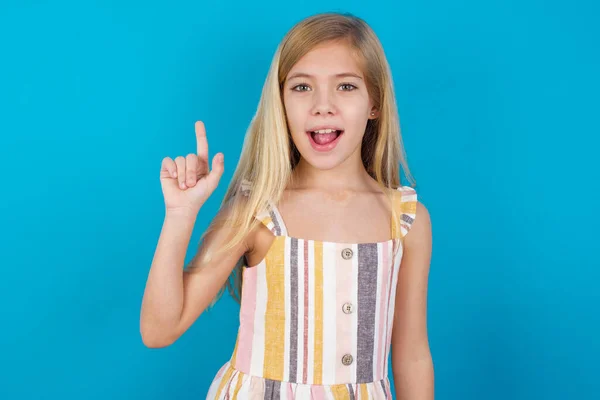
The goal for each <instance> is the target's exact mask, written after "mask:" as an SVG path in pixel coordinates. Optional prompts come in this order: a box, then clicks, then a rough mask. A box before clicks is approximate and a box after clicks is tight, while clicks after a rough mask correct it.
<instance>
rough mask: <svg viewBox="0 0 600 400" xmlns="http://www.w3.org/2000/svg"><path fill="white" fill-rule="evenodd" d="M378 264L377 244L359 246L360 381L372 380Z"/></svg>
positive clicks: (358, 358)
mask: <svg viewBox="0 0 600 400" xmlns="http://www.w3.org/2000/svg"><path fill="white" fill-rule="evenodd" d="M378 263H379V260H378V259H377V244H376V243H366V244H359V245H358V326H357V341H358V343H357V347H358V351H357V357H356V358H357V359H356V380H357V382H358V383H368V382H372V381H373V352H374V350H375V342H376V339H375V310H376V305H377V304H376V301H377V266H378Z"/></svg>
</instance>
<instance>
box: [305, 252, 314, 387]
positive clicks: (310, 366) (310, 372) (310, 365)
mask: <svg viewBox="0 0 600 400" xmlns="http://www.w3.org/2000/svg"><path fill="white" fill-rule="evenodd" d="M307 264H308V320H309V321H310V325H309V326H308V328H309V329H308V335H307V336H308V341H307V342H306V343H307V345H308V361H307V362H306V367H307V368H306V383H308V384H312V383H313V379H314V377H315V244H314V242H313V241H308V257H307Z"/></svg>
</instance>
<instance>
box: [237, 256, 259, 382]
mask: <svg viewBox="0 0 600 400" xmlns="http://www.w3.org/2000/svg"><path fill="white" fill-rule="evenodd" d="M257 268H261V266H258V267H253V268H244V289H243V290H242V307H241V309H240V335H239V343H238V349H237V355H236V365H235V368H236V369H237V370H239V371H242V372H244V373H246V374H248V373H250V361H251V360H252V339H253V338H254V312H255V311H256V295H257V290H256V284H257V282H256V281H257V277H256V276H257V273H256V271H257Z"/></svg>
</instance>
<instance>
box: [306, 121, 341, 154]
mask: <svg viewBox="0 0 600 400" xmlns="http://www.w3.org/2000/svg"><path fill="white" fill-rule="evenodd" d="M319 129H337V128H335V127H331V126H328V127H322V128H319V127H317V128H316V129H313V130H315V131H317V130H319ZM337 130H341V131H342V133H340V134H339V135H338V137H336V138H335V140H334V141H333V142H330V143H327V144H318V143H317V142H315V141H314V140H313V137H312V135H311V133H310V132H311V131H306V135H307V136H308V141H309V142H310V145H311V146H312V148H313V149H314V150H315V151H318V152H320V153H325V152H328V151H331V150H333V149H334V148H335V146H337V144H338V143H339V141H340V138H341V137H342V136H344V130H343V129H337Z"/></svg>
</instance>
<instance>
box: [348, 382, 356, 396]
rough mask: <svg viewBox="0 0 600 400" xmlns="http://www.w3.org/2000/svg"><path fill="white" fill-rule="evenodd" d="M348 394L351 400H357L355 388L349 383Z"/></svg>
mask: <svg viewBox="0 0 600 400" xmlns="http://www.w3.org/2000/svg"><path fill="white" fill-rule="evenodd" d="M348 393H350V400H355V399H356V398H355V397H354V386H352V384H351V383H348Z"/></svg>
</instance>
